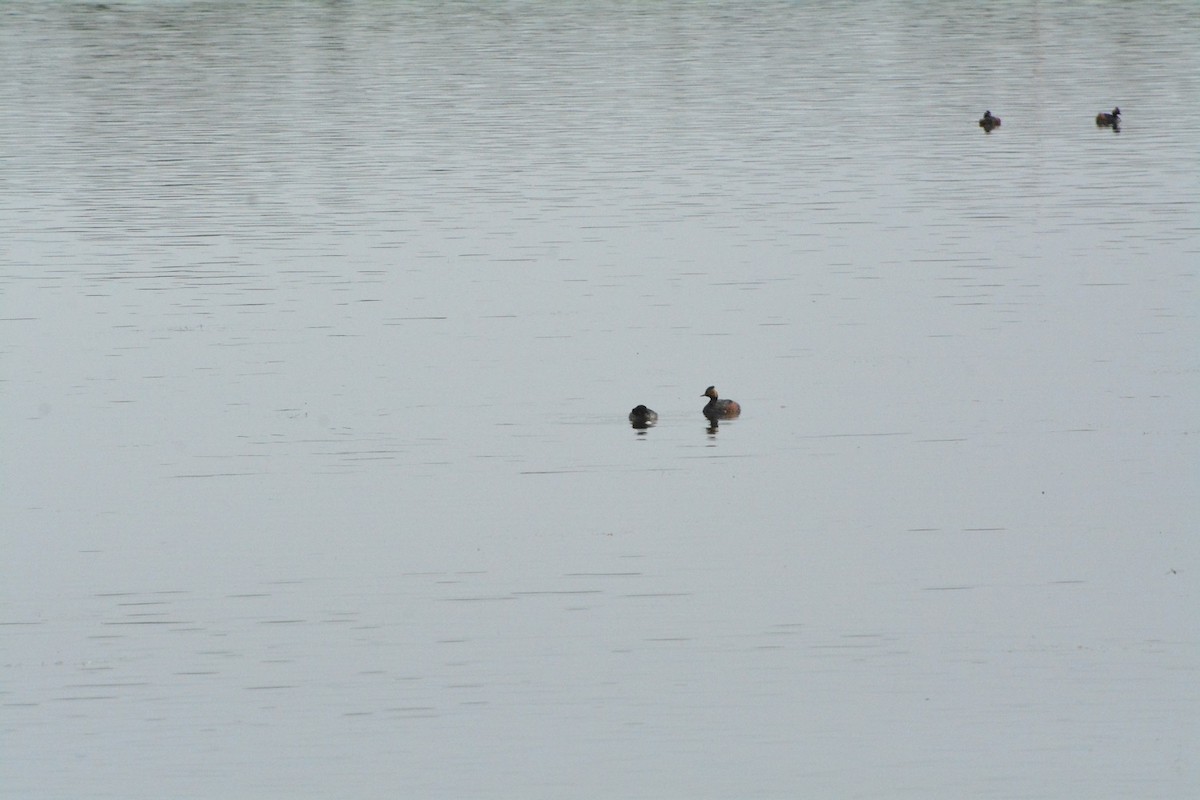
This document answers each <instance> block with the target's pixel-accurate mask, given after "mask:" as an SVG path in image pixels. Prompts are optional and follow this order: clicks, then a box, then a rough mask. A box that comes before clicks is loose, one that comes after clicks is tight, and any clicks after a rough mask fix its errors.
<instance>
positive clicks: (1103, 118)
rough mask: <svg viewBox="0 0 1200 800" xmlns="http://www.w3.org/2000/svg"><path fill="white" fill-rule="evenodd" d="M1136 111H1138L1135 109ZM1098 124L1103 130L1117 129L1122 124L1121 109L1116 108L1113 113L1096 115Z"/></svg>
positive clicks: (1105, 112) (1103, 112)
mask: <svg viewBox="0 0 1200 800" xmlns="http://www.w3.org/2000/svg"><path fill="white" fill-rule="evenodd" d="M1134 110H1135V111H1136V110H1137V109H1134ZM1096 124H1097V125H1099V126H1100V127H1101V128H1115V127H1116V126H1118V125H1120V124H1121V109H1119V108H1114V109H1113V110H1112V113H1111V114H1110V113H1108V112H1107V111H1101V112H1100V113H1099V114H1097V115H1096Z"/></svg>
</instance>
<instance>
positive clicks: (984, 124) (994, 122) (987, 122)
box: [979, 111, 1000, 133]
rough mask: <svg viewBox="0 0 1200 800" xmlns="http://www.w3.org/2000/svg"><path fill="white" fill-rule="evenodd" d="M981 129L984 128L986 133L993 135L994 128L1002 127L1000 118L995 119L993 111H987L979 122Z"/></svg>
mask: <svg viewBox="0 0 1200 800" xmlns="http://www.w3.org/2000/svg"><path fill="white" fill-rule="evenodd" d="M979 127H981V128H983V130H984V133H991V132H992V129H993V128H999V127H1000V118H999V117H993V116H992V112H991V111H985V112H983V117H982V118H981V119H980V120H979Z"/></svg>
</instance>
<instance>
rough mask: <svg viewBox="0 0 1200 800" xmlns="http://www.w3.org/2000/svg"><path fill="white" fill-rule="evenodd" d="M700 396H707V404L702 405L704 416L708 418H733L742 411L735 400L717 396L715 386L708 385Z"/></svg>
mask: <svg viewBox="0 0 1200 800" xmlns="http://www.w3.org/2000/svg"><path fill="white" fill-rule="evenodd" d="M700 396H701V397H707V398H708V404H707V405H706V406H704V416H706V417H708V418H709V419H734V418H735V417H737V416H738V415H739V414H741V413H742V407H741V406H740V405H738V402H737V401H736V400H722V399H720V398H719V397H717V387H715V386H710V387H708V388H707V389H705V390H704V394H702V395H700Z"/></svg>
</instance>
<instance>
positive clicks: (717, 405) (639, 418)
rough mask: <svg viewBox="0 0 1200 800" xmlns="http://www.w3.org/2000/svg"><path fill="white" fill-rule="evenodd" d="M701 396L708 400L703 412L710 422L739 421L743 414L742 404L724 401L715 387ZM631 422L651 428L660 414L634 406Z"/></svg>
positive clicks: (630, 415)
mask: <svg viewBox="0 0 1200 800" xmlns="http://www.w3.org/2000/svg"><path fill="white" fill-rule="evenodd" d="M700 396H701V397H707V398H708V403H706V404H705V406H704V408H703V409H701V412H702V413H703V414H704V416H706V417H708V419H710V420H713V421H716V420H719V419H737V418H738V417H739V416H741V414H742V406H741V404H740V403H738V402H737V401H736V400H722V399H721V398H720V396H719V395H718V394H717V387H715V386H710V387H708V388H707V389H705V390H704V394H702V395H700ZM629 422H630V423H631V424H632V425H633V427H635V428H649V427H650V426H651V425H653V424H654V423H656V422H658V412H657V411H655V410H654V409H652V408H647V407H646V406H644V405H639V406H634V408H633V410H632V411H630V412H629Z"/></svg>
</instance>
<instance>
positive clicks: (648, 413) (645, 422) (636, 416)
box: [629, 406, 658, 428]
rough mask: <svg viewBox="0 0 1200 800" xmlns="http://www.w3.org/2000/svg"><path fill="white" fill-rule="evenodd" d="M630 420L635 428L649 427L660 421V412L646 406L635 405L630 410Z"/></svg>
mask: <svg viewBox="0 0 1200 800" xmlns="http://www.w3.org/2000/svg"><path fill="white" fill-rule="evenodd" d="M629 421H630V422H631V423H633V427H635V428H648V427H650V426H651V425H653V424H654V423H656V422H658V412H657V411H655V410H654V409H652V408H646V407H645V406H634V409H633V411H630V412H629Z"/></svg>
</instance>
